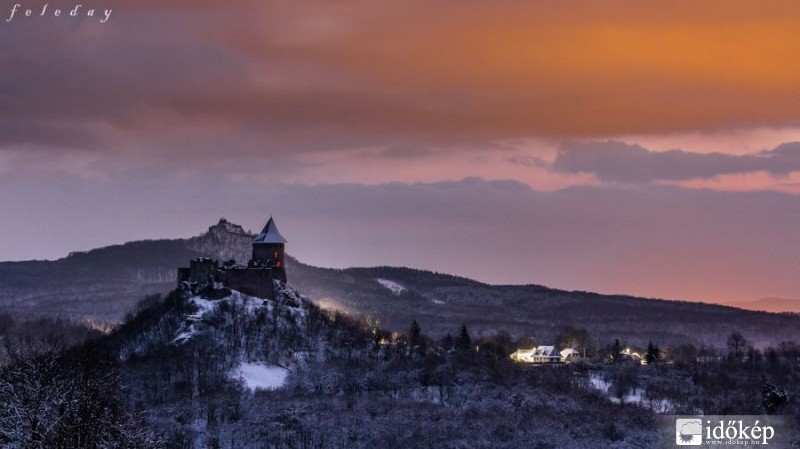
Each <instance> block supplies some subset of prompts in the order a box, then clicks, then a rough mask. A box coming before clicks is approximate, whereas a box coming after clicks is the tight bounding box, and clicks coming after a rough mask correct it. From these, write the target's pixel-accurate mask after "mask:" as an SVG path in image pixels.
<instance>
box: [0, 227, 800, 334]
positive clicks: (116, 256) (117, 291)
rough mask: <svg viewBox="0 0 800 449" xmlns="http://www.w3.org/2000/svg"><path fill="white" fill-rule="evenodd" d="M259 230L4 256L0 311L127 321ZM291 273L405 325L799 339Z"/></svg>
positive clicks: (391, 280) (783, 323)
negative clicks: (202, 263) (181, 277)
mask: <svg viewBox="0 0 800 449" xmlns="http://www.w3.org/2000/svg"><path fill="white" fill-rule="evenodd" d="M252 237H253V235H252V234H250V233H248V232H246V231H245V230H244V229H243V228H242V227H241V226H239V225H236V224H233V223H230V222H228V221H226V220H224V219H221V220H220V222H219V223H217V224H216V225H214V226H211V227H209V229H208V231H207V232H206V233H204V234H202V235H200V236H196V237H192V238H188V239H175V240H146V241H138V242H130V243H126V244H124V245H113V246H109V247H105V248H98V249H94V250H91V251H86V252H79V253H72V254H70V255H69V256H68V257H66V258H63V259H59V260H56V261H28V262H2V263H0V310H5V311H10V312H14V313H17V314H22V315H25V314H29V315H35V314H48V315H57V316H72V317H90V318H96V319H102V320H110V321H116V320H120V319H121V318H122V317H123V316H124V315H125V313H126V312H128V311H129V310H131V308H132V307H133V306H134V304H136V303H137V302H138V301H139V300H141V298H142V297H144V295H147V294H153V293H166V292H168V291H170V290H172V289H173V288H174V286H175V279H176V268H177V267H179V266H183V265H185V264H186V262H187V261H188V260H190V259H192V258H196V257H212V258H216V259H219V260H228V259H235V260H237V261H240V262H242V261H246V260H248V259H249V257H250V241H251V239H252ZM286 269H287V275H288V278H289V282H290V283H291V284H293V285H294V286H295V287H297V288H298V290H299V291H300V292H302V293H303V294H304V295H306V296H308V297H309V298H311V299H312V300H314V301H315V302H316V303H317V304H319V305H321V306H323V307H336V308H340V309H343V310H345V311H348V312H351V313H354V314H364V315H369V316H372V317H374V318H378V319H379V320H381V322H382V324H383V325H384V327H385V328H388V329H395V330H402V329H404V328H405V327H406V326H407V325H408V323H409V322H410V321H411V320H412V319H417V320H418V322H419V323H420V325H421V326H422V328H423V330H424V331H425V332H426V333H430V334H432V335H443V334H444V333H446V332H454V331H455V330H456V329H457V328H458V327H459V326H460V325H461V324H466V325H467V326H468V327H469V328H470V329H471V330H472V331H473V332H474V333H476V334H481V333H490V332H495V331H507V332H509V333H511V334H512V335H514V336H535V337H536V338H538V339H542V340H548V339H552V338H553V337H554V335H555V334H556V333H558V332H559V331H560V329H561V328H563V327H564V326H566V325H571V326H575V327H585V328H587V329H589V330H590V331H591V332H592V335H593V336H594V337H595V338H596V340H598V343H601V342H605V341H607V340H608V339H613V338H616V337H620V338H624V339H627V340H628V341H629V342H630V343H632V344H642V343H644V344H646V342H647V341H648V340H651V339H652V340H654V341H660V342H664V343H680V342H683V341H692V342H700V343H708V344H715V345H724V341H725V339H726V338H727V336H728V335H729V334H730V333H731V332H733V331H739V332H742V333H743V334H744V335H745V336H746V337H747V338H748V339H750V340H751V341H752V342H753V343H755V344H767V343H769V344H776V343H777V342H779V341H783V340H798V339H800V316H797V315H790V314H781V315H776V314H768V313H762V312H751V311H743V310H739V309H735V308H732V307H725V306H717V305H709V304H700V303H690V302H680V301H664V300H655V299H644V298H635V297H630V296H619V295H599V294H595V293H589V292H567V291H560V290H555V289H549V288H546V287H542V286H537V285H526V286H518V285H514V286H503V285H498V286H495V285H487V284H483V283H480V282H477V281H473V280H470V279H465V278H461V277H457V276H452V275H447V274H440V273H433V272H428V271H422V270H415V269H410V268H396V267H373V268H349V269H328V268H319V267H313V266H310V265H306V264H303V263H301V262H299V261H297V260H295V259H293V258H289V257H287V267H286Z"/></svg>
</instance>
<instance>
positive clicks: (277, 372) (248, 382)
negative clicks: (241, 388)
mask: <svg viewBox="0 0 800 449" xmlns="http://www.w3.org/2000/svg"><path fill="white" fill-rule="evenodd" d="M287 374H288V371H287V370H286V368H281V367H280V366H274V365H264V364H262V363H248V362H242V363H241V364H240V365H239V367H238V368H237V369H236V370H235V374H234V375H235V376H237V377H239V378H241V379H242V380H243V381H244V385H245V386H246V387H247V388H249V389H250V390H275V389H277V388H280V387H282V386H283V384H284V383H285V382H286V375H287Z"/></svg>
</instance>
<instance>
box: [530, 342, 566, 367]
mask: <svg viewBox="0 0 800 449" xmlns="http://www.w3.org/2000/svg"><path fill="white" fill-rule="evenodd" d="M532 359H533V363H557V362H560V361H561V353H559V352H558V351H557V350H556V347H555V346H539V347H537V348H536V352H534V353H533V356H532Z"/></svg>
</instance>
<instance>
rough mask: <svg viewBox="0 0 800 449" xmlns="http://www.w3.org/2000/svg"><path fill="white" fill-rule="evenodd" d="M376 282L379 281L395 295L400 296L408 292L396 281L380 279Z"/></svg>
mask: <svg viewBox="0 0 800 449" xmlns="http://www.w3.org/2000/svg"><path fill="white" fill-rule="evenodd" d="M375 280H376V281H378V283H379V284H381V285H382V286H384V287H386V288H387V289H388V290H389V291H391V292H392V294H393V295H400V294H402V293H403V292H404V291H406V288H405V287H403V286H402V285H400V284H398V283H397V282H395V281H390V280H388V279H380V278H376V279H375Z"/></svg>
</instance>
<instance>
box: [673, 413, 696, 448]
mask: <svg viewBox="0 0 800 449" xmlns="http://www.w3.org/2000/svg"><path fill="white" fill-rule="evenodd" d="M675 444H677V445H678V446H700V445H702V444H703V421H702V420H700V418H692V419H676V420H675Z"/></svg>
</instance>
